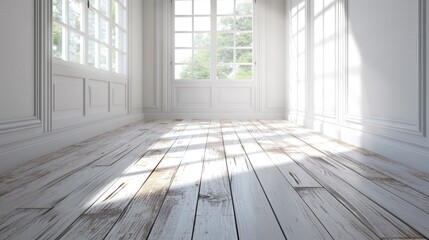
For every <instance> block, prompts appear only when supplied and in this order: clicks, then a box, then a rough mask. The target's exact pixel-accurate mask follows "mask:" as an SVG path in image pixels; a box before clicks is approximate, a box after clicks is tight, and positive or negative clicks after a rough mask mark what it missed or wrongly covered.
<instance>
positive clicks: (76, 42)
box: [52, 0, 128, 74]
mask: <svg viewBox="0 0 429 240" xmlns="http://www.w3.org/2000/svg"><path fill="white" fill-rule="evenodd" d="M87 1H88V2H87ZM52 9H53V31H52V32H53V33H52V37H53V46H52V54H53V56H54V57H56V58H59V59H63V60H65V61H70V62H74V63H79V64H84V65H88V66H91V67H95V68H98V69H102V70H106V71H112V72H116V73H120V74H126V73H127V51H128V49H127V38H128V37H127V29H128V26H127V24H128V23H127V18H128V15H127V0H53V8H52Z"/></svg>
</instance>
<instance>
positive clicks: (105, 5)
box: [99, 0, 110, 17]
mask: <svg viewBox="0 0 429 240" xmlns="http://www.w3.org/2000/svg"><path fill="white" fill-rule="evenodd" d="M99 1H100V5H99V6H100V12H101V14H103V15H104V16H107V17H109V2H110V0H99Z"/></svg>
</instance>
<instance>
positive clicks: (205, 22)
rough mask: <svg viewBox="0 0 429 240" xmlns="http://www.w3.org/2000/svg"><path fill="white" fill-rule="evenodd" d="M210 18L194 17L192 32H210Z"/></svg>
mask: <svg viewBox="0 0 429 240" xmlns="http://www.w3.org/2000/svg"><path fill="white" fill-rule="evenodd" d="M210 25H211V24H210V17H194V31H204V32H205V31H210Z"/></svg>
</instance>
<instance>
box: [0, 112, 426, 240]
mask: <svg viewBox="0 0 429 240" xmlns="http://www.w3.org/2000/svg"><path fill="white" fill-rule="evenodd" d="M428 237H429V175H428V174H425V173H422V172H419V171H418V170H416V169H412V168H410V167H407V166H405V165H402V164H400V163H397V162H395V161H393V160H390V159H387V158H384V157H381V156H379V155H376V154H374V153H371V152H368V151H366V150H363V149H357V148H353V147H351V146H348V145H345V144H343V143H339V142H336V141H333V140H332V139H329V138H326V137H324V136H322V135H319V134H316V133H314V132H311V131H309V130H305V129H303V128H300V127H297V126H296V125H294V124H291V123H289V122H286V121H229V120H228V121H227V120H225V121H205V120H193V121H187V120H175V121H146V122H139V123H136V124H132V125H129V126H125V127H122V128H120V129H117V130H114V131H112V132H108V133H105V134H103V135H100V136H98V137H95V138H93V139H90V140H87V141H85V142H81V143H79V144H76V145H73V146H70V147H67V148H64V149H62V150H60V151H58V152H55V153H53V154H50V155H47V156H45V157H42V158H39V159H36V160H34V161H31V162H29V163H27V164H26V165H23V166H21V167H20V168H18V169H16V170H14V171H12V172H9V173H8V174H5V175H3V176H1V177H0V239H57V238H60V239H216V240H221V239H245V240H248V239H262V240H275V239H286V238H287V239H424V238H428Z"/></svg>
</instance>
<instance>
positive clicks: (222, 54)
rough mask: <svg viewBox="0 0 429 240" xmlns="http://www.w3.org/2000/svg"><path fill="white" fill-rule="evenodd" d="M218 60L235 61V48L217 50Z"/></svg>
mask: <svg viewBox="0 0 429 240" xmlns="http://www.w3.org/2000/svg"><path fill="white" fill-rule="evenodd" d="M217 62H218V63H232V62H234V50H233V49H220V50H217Z"/></svg>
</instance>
